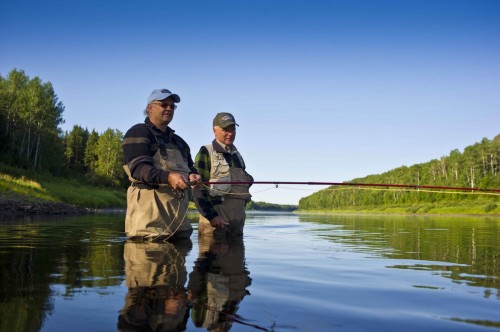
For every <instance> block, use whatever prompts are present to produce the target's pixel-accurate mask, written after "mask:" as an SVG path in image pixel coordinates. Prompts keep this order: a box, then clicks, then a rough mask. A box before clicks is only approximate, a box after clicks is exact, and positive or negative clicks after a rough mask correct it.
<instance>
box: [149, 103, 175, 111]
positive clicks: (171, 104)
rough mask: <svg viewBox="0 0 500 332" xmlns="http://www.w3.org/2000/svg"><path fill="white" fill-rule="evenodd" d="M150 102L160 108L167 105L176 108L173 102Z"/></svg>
mask: <svg viewBox="0 0 500 332" xmlns="http://www.w3.org/2000/svg"><path fill="white" fill-rule="evenodd" d="M151 104H154V105H158V106H160V107H162V108H168V107H171V108H172V109H174V110H175V109H176V108H177V105H175V104H174V103H166V102H161V103H160V102H158V103H151Z"/></svg>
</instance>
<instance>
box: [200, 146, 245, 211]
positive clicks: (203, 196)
mask: <svg viewBox="0 0 500 332" xmlns="http://www.w3.org/2000/svg"><path fill="white" fill-rule="evenodd" d="M212 146H213V147H214V150H215V151H217V152H222V153H223V155H224V159H225V160H226V162H227V163H228V165H229V167H237V168H242V169H243V170H245V165H242V164H241V161H240V158H238V155H237V154H236V153H231V152H232V151H230V149H229V147H228V146H226V145H224V144H222V143H220V142H218V141H216V140H213V141H212ZM211 165H212V163H211V160H210V153H209V152H208V150H207V148H206V147H205V146H202V147H201V148H200V151H199V152H198V154H197V155H196V158H195V161H194V166H195V167H196V169H197V170H198V173H199V174H200V175H201V181H203V182H208V181H210V168H211ZM247 174H248V173H247ZM249 176H250V175H249ZM250 178H252V177H251V176H250ZM252 181H253V178H252ZM193 194H194V197H195V200H194V201H195V203H196V206H197V208H198V211H199V212H200V213H201V215H202V216H203V217H205V218H206V219H208V220H212V219H213V218H215V217H217V216H218V213H217V211H216V210H215V208H214V205H217V204H220V203H221V198H220V197H212V196H210V195H209V193H208V189H207V188H206V187H203V188H201V189H196V190H194V193H193Z"/></svg>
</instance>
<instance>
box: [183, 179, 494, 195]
mask: <svg viewBox="0 0 500 332" xmlns="http://www.w3.org/2000/svg"><path fill="white" fill-rule="evenodd" d="M186 184H187V185H189V186H191V185H195V184H204V185H211V184H248V185H252V184H273V185H275V186H276V188H278V186H279V185H281V184H294V185H319V186H350V187H396V188H406V189H416V190H418V189H446V190H460V191H474V192H478V191H479V192H494V193H500V189H491V188H465V187H450V186H425V185H417V184H393V183H355V182H311V181H308V182H296V181H241V182H237V181H219V182H210V181H201V182H186Z"/></svg>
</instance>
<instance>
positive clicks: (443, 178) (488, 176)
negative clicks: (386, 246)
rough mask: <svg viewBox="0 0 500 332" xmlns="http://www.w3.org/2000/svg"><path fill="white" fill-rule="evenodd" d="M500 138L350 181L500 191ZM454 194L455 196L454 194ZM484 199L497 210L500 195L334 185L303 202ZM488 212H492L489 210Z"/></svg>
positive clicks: (318, 205)
mask: <svg viewBox="0 0 500 332" xmlns="http://www.w3.org/2000/svg"><path fill="white" fill-rule="evenodd" d="M499 167H500V135H497V136H496V137H495V138H493V139H491V140H490V139H488V138H483V140H482V141H481V142H480V143H476V144H474V145H471V146H468V147H466V148H465V149H464V151H463V153H461V152H460V151H459V150H456V149H455V150H453V151H451V152H450V154H449V155H448V156H443V157H441V158H439V159H433V160H431V161H429V162H426V163H422V164H416V165H413V166H410V167H407V166H402V167H399V168H396V169H393V170H391V171H388V172H385V173H382V174H377V175H369V176H366V177H364V178H358V179H354V180H352V181H348V182H350V183H376V184H403V185H411V186H416V187H418V186H422V185H425V186H446V187H460V188H489V189H498V188H500V176H499V174H498V173H499ZM450 191H451V193H450ZM473 200H481V201H482V202H485V201H486V202H488V201H489V202H491V203H490V204H487V205H486V206H487V207H486V209H490V210H492V209H495V208H496V206H497V204H498V202H499V199H498V196H487V195H468V194H464V193H463V192H458V191H455V192H453V191H452V190H448V191H441V192H434V191H431V190H407V189H404V188H401V189H378V190H377V189H370V188H363V187H357V186H353V187H344V186H332V187H329V188H327V189H323V190H321V191H319V192H316V193H314V194H312V195H310V196H307V197H304V198H302V199H301V200H300V201H299V209H301V210H335V209H352V208H362V207H366V208H370V207H375V206H377V207H380V206H397V205H406V206H410V205H414V204H421V203H443V202H459V201H473ZM486 212H488V211H486Z"/></svg>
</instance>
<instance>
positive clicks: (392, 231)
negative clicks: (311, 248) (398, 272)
mask: <svg viewBox="0 0 500 332" xmlns="http://www.w3.org/2000/svg"><path fill="white" fill-rule="evenodd" d="M299 218H300V216H299ZM312 220H314V222H318V223H323V224H329V225H340V226H343V227H342V228H335V229H329V230H327V231H325V230H321V231H319V232H320V233H321V236H322V237H324V238H327V239H329V240H331V241H334V242H337V243H344V244H347V245H355V246H359V245H362V248H363V249H361V250H363V251H366V250H367V249H366V246H369V248H370V249H369V250H370V252H379V253H380V254H382V255H383V256H385V257H390V258H398V259H415V260H423V261H435V262H447V263H453V264H455V265H443V264H436V265H433V266H432V269H433V270H439V271H443V272H444V273H443V276H446V277H450V278H451V279H452V280H454V281H457V282H467V283H468V284H469V285H471V286H481V287H492V288H496V289H498V290H500V247H499V245H498V244H499V243H500V223H499V222H498V220H496V219H493V218H473V217H468V218H466V219H460V218H458V217H433V218H426V217H415V218H408V217H367V216H318V217H316V218H313V219H312ZM302 221H311V218H310V216H308V219H304V218H302ZM346 231H347V232H346ZM349 231H350V232H349ZM388 249H391V250H390V252H389V250H388ZM459 264H460V265H459ZM425 265H426V266H429V263H428V262H426V263H425ZM397 267H398V268H412V267H410V266H405V267H402V266H397ZM413 268H415V269H421V268H423V265H420V266H419V267H418V266H415V267H413Z"/></svg>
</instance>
